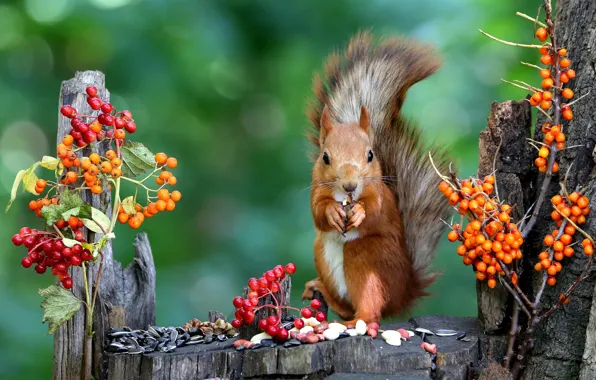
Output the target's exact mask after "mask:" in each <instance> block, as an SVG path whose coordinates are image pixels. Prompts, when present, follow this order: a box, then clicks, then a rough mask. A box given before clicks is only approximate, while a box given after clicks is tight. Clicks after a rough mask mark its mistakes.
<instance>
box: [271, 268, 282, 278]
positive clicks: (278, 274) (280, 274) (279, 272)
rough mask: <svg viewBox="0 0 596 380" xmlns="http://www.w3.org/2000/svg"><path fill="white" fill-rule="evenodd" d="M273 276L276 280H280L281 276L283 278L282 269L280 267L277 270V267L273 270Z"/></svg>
mask: <svg viewBox="0 0 596 380" xmlns="http://www.w3.org/2000/svg"><path fill="white" fill-rule="evenodd" d="M273 274H275V277H276V278H281V276H283V274H284V269H283V267H281V268H277V267H275V268H273Z"/></svg>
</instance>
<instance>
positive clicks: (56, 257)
mask: <svg viewBox="0 0 596 380" xmlns="http://www.w3.org/2000/svg"><path fill="white" fill-rule="evenodd" d="M52 259H54V260H61V259H62V252H58V251H54V252H52Z"/></svg>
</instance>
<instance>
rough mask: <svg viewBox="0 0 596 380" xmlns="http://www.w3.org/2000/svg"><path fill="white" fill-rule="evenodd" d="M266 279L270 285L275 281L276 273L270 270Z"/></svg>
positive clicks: (266, 273) (266, 274)
mask: <svg viewBox="0 0 596 380" xmlns="http://www.w3.org/2000/svg"><path fill="white" fill-rule="evenodd" d="M265 278H266V279H267V282H268V283H269V282H272V281H275V273H274V272H273V271H272V270H268V271H267V272H265Z"/></svg>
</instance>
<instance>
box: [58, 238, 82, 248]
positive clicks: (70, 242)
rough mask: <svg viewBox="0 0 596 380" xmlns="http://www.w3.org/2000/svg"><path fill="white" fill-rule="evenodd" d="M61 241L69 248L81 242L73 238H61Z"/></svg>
mask: <svg viewBox="0 0 596 380" xmlns="http://www.w3.org/2000/svg"><path fill="white" fill-rule="evenodd" d="M62 243H63V244H64V246H65V247H68V248H71V247H73V246H75V245H77V244H79V245H80V244H81V243H80V242H78V241H77V240H73V239H66V238H64V239H62Z"/></svg>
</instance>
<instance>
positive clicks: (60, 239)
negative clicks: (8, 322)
mask: <svg viewBox="0 0 596 380" xmlns="http://www.w3.org/2000/svg"><path fill="white" fill-rule="evenodd" d="M86 93H87V96H88V97H87V103H88V105H89V106H90V108H91V109H92V110H94V111H99V112H98V114H97V115H88V114H79V113H78V112H77V110H76V109H75V108H74V107H72V106H70V105H64V106H63V107H61V108H60V114H61V115H62V116H63V117H66V118H68V119H70V125H71V130H70V132H69V134H68V135H66V136H65V137H64V138H63V140H62V142H61V143H60V144H58V146H57V148H56V153H57V157H49V156H44V157H43V158H42V159H41V161H39V162H36V163H35V164H33V165H32V166H31V167H29V168H28V169H27V170H21V171H20V172H19V173H18V174H17V177H16V179H15V181H14V184H13V188H12V191H11V199H10V201H9V203H8V206H7V208H6V210H7V211H8V209H9V208H10V206H11V204H12V202H13V201H14V200H15V198H16V195H17V190H18V188H19V186H20V185H22V187H23V189H24V191H27V192H29V193H32V194H34V195H35V196H36V197H40V198H38V199H34V200H32V201H30V202H29V209H30V210H31V211H33V212H35V214H36V215H37V216H38V217H39V218H40V219H42V220H43V221H44V229H45V231H44V230H38V229H31V228H29V227H23V228H21V230H20V231H19V233H17V234H15V235H14V236H13V237H12V242H13V244H14V245H16V246H20V245H23V246H25V248H27V255H26V256H25V257H24V258H22V260H21V266H23V267H24V268H30V267H32V266H33V264H35V266H34V269H35V271H36V272H37V273H39V274H42V273H45V272H46V271H47V268H51V272H52V274H54V275H55V276H56V277H57V279H58V281H59V283H60V284H61V285H62V286H61V287H59V286H57V285H52V286H50V287H49V288H47V289H42V290H40V295H42V296H43V297H44V298H45V300H44V301H43V302H42V306H43V307H44V309H45V311H44V319H43V321H46V320H48V321H49V324H50V327H49V330H50V333H53V332H54V331H55V330H56V329H57V328H58V327H59V326H60V325H61V324H62V323H64V322H65V321H66V320H68V319H69V318H71V317H72V316H73V315H74V314H76V313H77V312H78V311H79V309H80V306H81V305H84V306H85V324H84V329H85V331H84V339H85V341H84V343H83V371H82V373H83V374H84V378H85V379H91V365H92V362H91V361H92V357H91V355H92V353H91V349H92V338H93V311H94V308H95V305H96V300H97V297H98V294H99V288H100V286H99V284H100V281H101V275H102V272H103V265H104V255H103V249H104V248H105V247H106V245H107V244H108V241H109V240H110V239H113V238H115V234H114V230H115V227H116V224H117V222H120V223H122V224H123V223H128V225H129V226H130V227H131V228H133V229H137V228H139V227H140V226H141V224H142V223H143V222H144V221H145V219H148V218H152V217H153V216H154V215H156V214H157V213H159V212H162V211H172V210H174V208H175V207H176V203H177V202H178V201H180V199H181V197H182V195H181V193H180V192H179V191H178V190H174V191H172V192H170V190H168V189H167V188H165V187H166V186H174V185H176V183H177V180H176V177H175V176H174V175H173V174H172V173H171V172H170V171H169V170H168V169H173V168H175V167H176V166H177V165H178V161H177V160H176V159H175V158H174V157H168V156H167V155H166V154H165V153H157V154H155V155H154V154H153V153H151V152H150V151H149V149H147V148H146V147H145V146H143V145H142V144H140V143H135V142H132V141H127V139H126V138H127V134H133V133H134V132H135V131H136V128H137V126H136V123H135V121H134V119H133V118H132V113H131V112H130V111H128V110H124V111H118V110H116V108H115V107H114V106H112V105H111V104H110V103H108V102H105V101H103V100H102V99H100V97H99V96H98V91H97V88H95V87H93V86H90V87H87V88H86ZM99 144H103V145H102V147H106V149H107V150H106V153H105V157H102V156H100V155H99V154H97V153H90V154H89V155H88V156H85V155H83V151H93V150H97V149H95V148H97V146H98V145H99ZM40 166H41V167H43V168H45V169H47V170H49V171H51V172H52V174H53V175H54V179H51V180H46V179H43V178H38V177H37V176H36V174H35V170H36V169H37V168H38V167H40ZM147 171H149V172H150V173H149V174H148V175H147V176H145V177H144V178H143V179H141V180H136V179H135V178H137V177H140V176H141V175H143V174H145V173H146V172H147ZM157 172H159V175H158V176H154V175H155V174H156V173H157ZM153 177H156V179H155V183H156V185H157V186H158V187H157V188H156V189H153V188H151V187H149V186H148V185H147V184H146V183H145V182H146V181H147V180H149V179H150V178H153ZM121 180H125V181H129V182H132V183H134V184H135V185H136V189H138V188H139V187H142V188H144V189H146V191H147V205H146V206H142V205H141V204H139V203H138V202H137V198H136V195H135V196H134V197H132V196H129V197H127V198H124V200H121ZM48 185H49V186H48ZM85 191H90V192H91V194H95V195H99V194H102V193H104V192H105V193H112V192H113V194H112V197H111V199H113V200H114V203H113V206H112V215H111V217H108V216H107V215H106V214H104V212H103V211H102V210H99V209H96V208H94V207H92V205H91V204H89V203H87V202H85V201H84V200H83V193H84V192H85ZM43 193H45V195H43V196H42V194H43ZM150 193H154V194H156V195H155V196H151V195H150ZM108 208H109V207H108ZM85 229H86V230H88V231H90V232H93V233H95V234H97V235H98V236H100V238H99V239H98V240H97V241H95V242H88V241H86V240H85V236H86V235H85ZM94 265H97V274H96V276H95V279H93V278H92V277H91V276H90V275H91V273H92V272H91V268H92V267H93V266H94ZM77 267H79V268H80V269H81V274H82V277H83V283H82V288H83V290H84V295H85V300H84V301H81V300H79V299H77V298H76V297H75V296H74V294H73V293H72V288H73V285H74V283H73V280H72V274H73V273H74V271H76V270H78V269H77Z"/></svg>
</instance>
